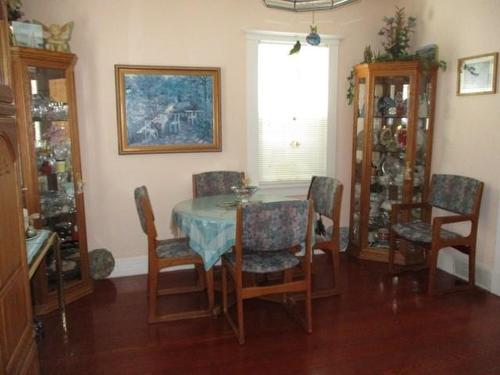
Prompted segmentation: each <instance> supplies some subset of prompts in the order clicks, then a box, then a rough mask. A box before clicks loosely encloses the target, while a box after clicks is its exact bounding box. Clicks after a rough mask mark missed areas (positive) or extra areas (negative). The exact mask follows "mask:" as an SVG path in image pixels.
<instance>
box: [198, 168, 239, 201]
mask: <svg viewBox="0 0 500 375" xmlns="http://www.w3.org/2000/svg"><path fill="white" fill-rule="evenodd" d="M244 178H245V173H243V172H234V171H213V172H204V173H199V174H194V175H193V196H194V197H206V196H210V195H219V194H231V193H232V190H231V187H232V186H240V185H241V184H242V183H243V180H244Z"/></svg>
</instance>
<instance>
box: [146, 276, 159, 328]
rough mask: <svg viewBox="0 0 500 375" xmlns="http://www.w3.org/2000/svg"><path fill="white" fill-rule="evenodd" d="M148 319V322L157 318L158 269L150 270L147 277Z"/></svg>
mask: <svg viewBox="0 0 500 375" xmlns="http://www.w3.org/2000/svg"><path fill="white" fill-rule="evenodd" d="M148 286H149V290H148V300H149V301H148V302H149V303H148V305H149V310H148V316H149V318H148V321H149V322H150V323H153V322H156V321H157V318H158V312H157V311H156V310H157V304H158V270H156V269H155V270H150V274H149V277H148Z"/></svg>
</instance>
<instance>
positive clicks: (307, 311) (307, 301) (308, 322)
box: [304, 278, 312, 333]
mask: <svg viewBox="0 0 500 375" xmlns="http://www.w3.org/2000/svg"><path fill="white" fill-rule="evenodd" d="M311 299H312V292H311V279H310V278H309V281H308V283H307V289H306V298H305V300H304V303H305V314H306V316H305V322H306V326H305V328H306V332H307V333H312V306H311Z"/></svg>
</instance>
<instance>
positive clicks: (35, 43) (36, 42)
mask: <svg viewBox="0 0 500 375" xmlns="http://www.w3.org/2000/svg"><path fill="white" fill-rule="evenodd" d="M12 34H13V38H12V39H13V40H12V42H13V44H14V45H15V46H21V47H31V48H43V30H42V25H38V24H36V23H28V22H18V21H12Z"/></svg>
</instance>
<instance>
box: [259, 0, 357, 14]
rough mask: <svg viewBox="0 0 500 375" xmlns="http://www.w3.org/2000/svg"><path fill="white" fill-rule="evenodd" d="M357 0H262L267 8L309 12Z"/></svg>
mask: <svg viewBox="0 0 500 375" xmlns="http://www.w3.org/2000/svg"><path fill="white" fill-rule="evenodd" d="M354 1H357V0H264V4H266V6H267V7H269V8H277V9H284V10H291V11H295V12H310V11H312V10H328V9H333V8H337V7H340V6H342V5H347V4H350V3H352V2H354Z"/></svg>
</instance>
